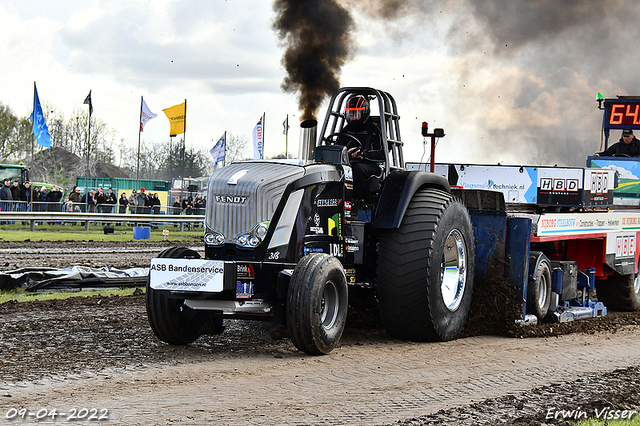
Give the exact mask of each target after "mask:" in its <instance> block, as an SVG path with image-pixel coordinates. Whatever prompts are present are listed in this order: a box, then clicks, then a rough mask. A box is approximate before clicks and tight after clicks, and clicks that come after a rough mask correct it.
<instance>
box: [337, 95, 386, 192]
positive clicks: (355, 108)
mask: <svg viewBox="0 0 640 426" xmlns="http://www.w3.org/2000/svg"><path fill="white" fill-rule="evenodd" d="M369 113H370V110H369V101H368V100H367V98H366V97H364V96H362V95H353V96H351V97H350V98H349V99H348V100H347V105H346V106H345V109H344V115H345V118H346V120H347V125H346V126H344V128H343V129H342V132H341V133H346V134H349V135H352V136H354V137H355V138H356V139H358V141H360V146H356V147H354V146H353V145H355V141H354V140H353V139H352V138H349V137H344V136H342V137H340V138H339V139H338V143H339V144H341V145H344V146H346V147H349V150H348V152H349V160H350V162H351V167H352V169H353V198H354V200H360V199H362V198H364V186H365V183H366V181H367V179H368V178H369V177H370V176H372V175H377V174H379V173H380V166H379V165H378V164H379V163H381V162H384V161H385V155H384V151H383V148H382V137H381V134H380V129H379V128H378V126H377V125H376V124H375V123H374V122H373V120H371V117H370V116H369Z"/></svg>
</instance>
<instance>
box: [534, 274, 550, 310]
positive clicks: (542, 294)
mask: <svg viewBox="0 0 640 426" xmlns="http://www.w3.org/2000/svg"><path fill="white" fill-rule="evenodd" d="M536 285H537V287H538V306H544V305H545V303H546V302H547V297H548V295H547V289H548V288H549V287H548V283H547V274H545V273H544V272H543V273H541V274H540V276H539V277H538V282H537V283H536Z"/></svg>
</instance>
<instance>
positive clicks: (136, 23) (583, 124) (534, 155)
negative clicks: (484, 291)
mask: <svg viewBox="0 0 640 426" xmlns="http://www.w3.org/2000/svg"><path fill="white" fill-rule="evenodd" d="M300 1H302V0H300ZM326 1H330V0H326ZM331 1H333V0H331ZM314 2H322V0H309V3H310V4H313V3H314ZM340 5H341V7H344V8H345V9H346V10H347V12H348V13H349V14H350V16H351V17H352V18H353V26H352V28H351V29H350V30H349V37H350V41H351V43H350V45H349V48H350V50H349V52H348V54H347V56H346V58H345V60H344V63H343V64H342V66H341V67H340V69H339V70H338V79H339V82H340V85H341V86H368V87H375V88H378V89H381V90H384V91H386V92H389V93H390V94H391V95H393V96H394V98H395V100H396V102H397V104H398V108H399V112H400V115H401V117H402V118H401V132H402V133H401V136H402V140H403V141H404V143H405V148H404V151H405V161H421V160H422V161H426V160H427V158H428V152H429V148H428V147H426V150H425V144H424V140H423V138H422V136H421V134H420V128H421V123H422V122H423V121H427V122H428V123H429V126H430V128H431V129H433V128H435V127H441V128H443V129H444V131H445V134H446V136H445V137H444V138H442V139H440V140H439V141H438V146H437V149H436V161H438V162H449V163H471V164H495V163H501V164H518V165H519V164H526V165H532V164H533V165H554V164H558V165H574V166H583V165H584V163H585V157H586V155H590V154H593V153H595V152H597V151H599V150H601V140H600V126H601V121H602V113H601V111H599V110H598V109H597V103H596V101H595V99H596V95H597V93H598V92H602V93H603V94H604V96H605V97H607V98H611V97H615V96H616V95H635V94H640V87H639V86H640V85H639V83H640V73H638V70H637V66H636V64H638V63H640V60H639V59H640V57H639V56H640V51H639V50H638V49H637V48H636V46H637V44H638V43H637V40H639V39H640V2H632V1H623V0H607V1H596V0H566V1H563V2H557V1H551V0H439V1H436V0H404V1H400V0H387V1H382V0H362V1H355V0H341V3H340ZM276 18H277V16H276V12H275V11H274V7H273V3H272V2H270V1H268V0H226V1H223V0H155V1H135V0H109V1H102V0H83V1H76V0H24V1H7V0H0V52H1V56H2V60H1V61H0V77H1V78H0V102H1V103H3V104H5V105H8V106H9V107H10V108H11V109H12V110H13V112H14V114H16V115H18V116H19V117H23V116H28V115H29V114H31V108H32V102H33V83H34V82H36V83H37V87H38V93H39V96H40V100H41V102H42V103H44V104H45V105H49V106H51V107H52V108H55V109H56V110H58V111H61V112H63V113H64V114H65V115H66V116H67V117H71V116H73V114H74V112H77V111H83V110H86V109H87V106H86V105H83V104H82V102H83V101H84V99H85V97H86V96H87V94H88V93H89V90H91V93H92V101H93V108H94V113H93V114H94V117H98V118H100V119H101V120H102V121H104V122H105V123H106V124H107V126H109V127H111V128H113V129H114V130H115V132H116V136H115V142H116V143H117V144H120V143H121V141H122V142H123V143H124V144H126V145H127V146H129V147H132V148H134V147H136V146H137V143H138V129H139V115H140V100H141V97H144V100H145V102H146V103H147V105H148V107H149V109H150V110H151V111H152V112H153V113H156V114H158V117H157V118H155V119H153V120H151V121H149V122H148V123H147V125H146V127H145V130H144V132H143V133H142V136H141V137H142V140H143V142H155V141H166V143H169V120H168V119H167V118H166V116H165V115H164V113H163V112H162V110H163V109H165V108H168V107H170V106H173V105H176V104H179V103H181V102H183V101H185V99H186V101H187V132H186V144H187V147H193V148H195V149H207V150H208V149H209V148H211V147H212V146H213V145H214V144H215V142H216V141H217V140H218V139H219V138H220V137H221V136H222V135H223V133H224V132H225V131H227V132H230V133H231V134H233V135H236V136H240V137H244V138H245V139H246V140H247V141H251V135H252V131H253V128H254V126H255V125H256V123H257V121H258V119H259V118H260V116H261V115H262V114H263V113H264V114H266V116H265V155H266V156H267V157H270V156H273V155H277V154H279V153H283V152H284V151H285V143H286V140H285V136H284V135H283V125H282V123H283V121H284V120H285V118H286V116H287V115H289V120H290V125H291V130H290V132H289V137H288V150H289V151H290V152H291V151H296V150H297V144H298V138H299V127H298V125H297V123H298V122H299V118H300V116H301V112H300V111H299V110H298V97H297V95H298V94H297V93H291V92H285V91H284V90H283V89H282V87H281V86H282V82H283V80H284V79H285V77H286V76H287V71H286V70H285V67H284V66H283V65H282V56H283V53H284V51H285V46H284V44H283V41H282V40H281V39H280V38H279V36H278V34H277V33H276V31H274V29H273V24H274V21H275V20H276ZM325 109H326V100H325V101H324V102H323V103H322V105H321V107H320V109H319V111H318V114H319V119H320V120H323V119H324V110H325ZM613 133H614V134H613V137H614V138H615V139H616V140H617V138H619V134H616V133H615V132H613ZM425 151H426V153H425ZM247 155H250V153H249V151H247Z"/></svg>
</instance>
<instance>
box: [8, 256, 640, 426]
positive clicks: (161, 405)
mask: <svg viewBox="0 0 640 426" xmlns="http://www.w3.org/2000/svg"><path fill="white" fill-rule="evenodd" d="M0 248H1V247H0ZM116 255H117V254H116ZM127 256H128V255H127ZM128 257H130V256H128ZM43 261H45V260H44V259H43ZM76 261H77V260H76ZM58 262H60V260H58ZM131 266H137V265H131ZM478 317H479V318H482V315H479V316H478ZM639 318H640V317H639V316H638V315H637V314H612V315H609V316H608V317H607V318H598V319H593V320H588V321H582V322H580V324H579V325H578V323H575V324H573V325H572V324H569V325H562V326H559V325H540V326H537V327H534V328H532V329H527V330H526V331H521V332H520V335H521V336H523V337H526V338H514V337H504V336H473V337H467V338H464V339H460V340H457V341H453V342H446V343H420V344H418V343H408V342H401V341H396V340H393V339H390V338H388V337H387V336H386V335H385V334H384V332H383V331H382V330H381V329H379V328H376V327H369V328H367V329H356V328H353V327H351V328H349V329H348V330H347V331H346V332H345V335H344V338H343V340H342V343H341V345H340V347H338V348H337V349H336V350H335V351H334V352H333V353H332V354H330V355H328V356H323V357H310V356H307V355H304V354H301V353H300V352H298V351H296V350H295V349H294V348H293V346H292V345H291V344H290V342H289V341H288V340H287V339H283V340H278V341H273V340H271V338H270V337H269V335H268V333H267V330H266V327H265V326H264V325H262V324H260V323H247V322H232V321H227V323H226V326H227V329H226V331H225V333H224V334H223V335H221V336H203V337H202V338H200V339H199V340H198V341H197V342H196V343H195V344H194V345H191V346H188V347H169V346H166V345H164V344H162V343H160V342H159V341H158V340H157V339H155V337H154V336H153V335H152V333H151V330H150V329H149V327H148V324H147V322H146V314H145V309H144V298H143V296H140V295H139V296H131V297H124V298H113V297H112V298H88V299H75V300H72V301H56V302H31V303H27V304H14V303H9V304H4V305H0V321H1V325H0V353H1V354H2V358H1V359H0V371H1V372H2V373H1V374H2V375H1V377H0V396H1V398H0V410H2V411H0V423H2V422H4V421H8V420H7V419H6V418H5V416H6V414H7V413H13V412H14V411H11V410H12V409H14V408H15V409H19V408H26V409H28V410H30V411H31V412H34V413H36V412H37V411H38V410H40V409H48V410H51V409H53V408H56V409H57V410H58V413H65V414H68V413H69V410H70V409H72V408H75V409H80V408H87V409H89V410H90V409H93V408H95V409H98V410H100V409H103V408H104V409H108V410H109V414H108V417H109V420H108V422H107V423H108V424H145V425H146V424H168V423H180V424H194V425H195V424H391V423H395V422H401V423H403V424H411V425H414V424H415V425H417V424H465V425H466V424H469V425H471V424H499V423H505V424H545V423H546V424H562V422H561V421H560V420H559V419H545V417H548V415H549V413H550V412H551V413H552V415H553V414H555V413H558V412H559V410H561V409H564V410H577V411H576V413H578V414H579V413H582V412H584V413H585V415H588V416H589V417H591V418H593V417H595V416H596V415H597V413H598V412H599V413H602V410H603V409H604V408H605V407H607V406H608V407H611V408H612V409H634V408H635V409H636V410H637V409H638V406H640V400H639V399H638V398H639V397H638V395H639V394H640V339H638V338H637V336H638V331H640V327H639V326H638V324H639ZM352 325H353V322H352ZM576 331H580V332H579V333H576ZM585 331H587V332H589V331H591V332H593V333H592V334H588V333H584V332H585ZM567 333H568V334H567ZM536 335H537V336H547V337H543V338H532V337H530V336H536ZM616 370H617V371H616ZM549 410H551V411H549ZM98 414H99V413H98ZM29 420H31V421H32V422H35V418H34V417H31V418H29ZM57 420H58V424H64V423H66V422H67V421H69V419H67V418H66V417H65V418H63V417H62V416H59V417H58V419H57ZM21 423H22V420H20V421H16V420H14V421H12V422H10V424H21ZM39 423H40V424H42V421H40V422H39ZM87 423H95V422H87Z"/></svg>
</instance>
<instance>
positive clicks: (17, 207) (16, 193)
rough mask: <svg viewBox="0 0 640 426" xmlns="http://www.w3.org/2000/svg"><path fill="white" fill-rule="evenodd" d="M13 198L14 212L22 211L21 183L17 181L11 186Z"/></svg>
mask: <svg viewBox="0 0 640 426" xmlns="http://www.w3.org/2000/svg"><path fill="white" fill-rule="evenodd" d="M11 198H13V211H22V208H21V204H22V203H20V183H19V182H18V181H17V180H14V181H13V185H11Z"/></svg>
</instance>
